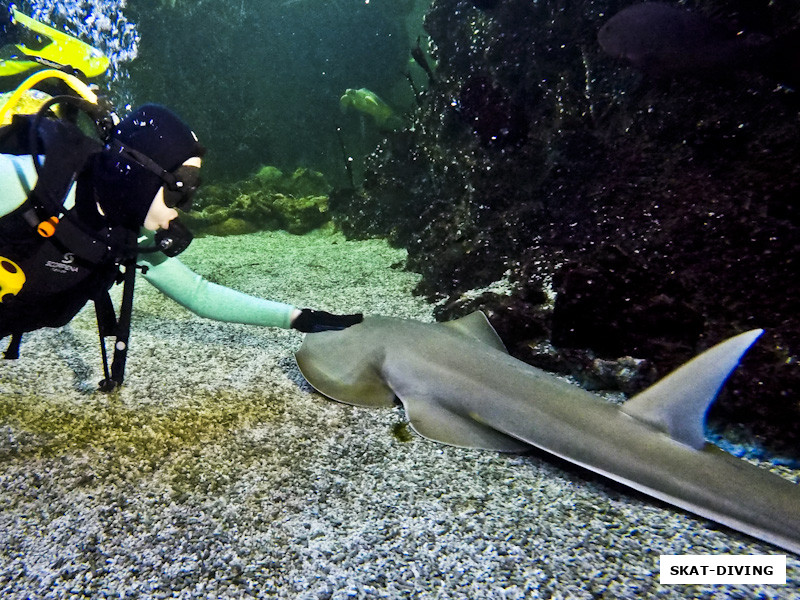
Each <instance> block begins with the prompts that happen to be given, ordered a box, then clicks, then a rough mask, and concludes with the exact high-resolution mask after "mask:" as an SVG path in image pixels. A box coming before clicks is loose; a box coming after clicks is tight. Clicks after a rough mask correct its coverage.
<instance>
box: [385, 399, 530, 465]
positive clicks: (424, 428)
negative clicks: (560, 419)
mask: <svg viewBox="0 0 800 600" xmlns="http://www.w3.org/2000/svg"><path fill="white" fill-rule="evenodd" d="M400 401H401V402H402V403H403V406H404V407H405V410H406V415H407V416H408V421H409V423H410V424H411V428H412V429H413V430H414V431H416V432H417V433H418V434H420V435H421V436H422V437H424V438H428V439H429V440H434V441H436V442H442V443H444V444H449V445H450V446H458V447H460V448H479V449H482V450H495V451H498V452H524V451H527V450H530V449H531V447H530V445H529V444H525V443H523V442H520V441H519V440H516V439H514V438H512V437H509V436H507V435H505V434H504V433H500V432H499V431H497V430H496V429H492V428H491V427H489V426H487V425H484V424H482V423H480V422H478V421H477V420H475V419H474V418H471V417H470V416H469V415H462V414H460V413H458V412H456V411H454V410H451V409H450V408H449V407H448V406H446V404H444V403H443V402H442V401H441V400H440V399H436V398H430V397H425V396H405V395H402V396H400Z"/></svg>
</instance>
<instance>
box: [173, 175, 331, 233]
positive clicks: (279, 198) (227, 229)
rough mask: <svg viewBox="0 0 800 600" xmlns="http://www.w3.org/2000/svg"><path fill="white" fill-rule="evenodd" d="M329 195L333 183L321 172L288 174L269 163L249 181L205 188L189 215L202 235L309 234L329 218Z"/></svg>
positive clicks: (202, 189)
mask: <svg viewBox="0 0 800 600" xmlns="http://www.w3.org/2000/svg"><path fill="white" fill-rule="evenodd" d="M329 193H330V185H329V184H328V182H327V181H326V180H325V177H324V176H323V175H322V174H321V173H318V172H317V171H313V170H311V169H305V168H298V169H296V170H295V171H294V172H293V173H291V174H290V175H287V174H284V173H283V172H282V171H280V170H279V169H277V168H276V167H272V166H264V167H262V168H261V169H259V170H258V171H257V172H256V173H255V174H254V175H252V176H251V177H250V178H248V179H245V180H243V181H239V182H236V183H233V184H231V185H215V186H208V187H205V188H201V191H200V193H199V194H198V199H197V202H196V205H197V206H196V210H193V211H191V212H189V213H187V214H186V215H185V216H184V219H185V221H186V223H187V225H188V226H189V227H190V228H191V229H192V231H194V232H195V233H196V234H198V235H236V234H241V233H252V232H254V231H260V230H273V229H285V230H287V231H289V232H290V233H295V234H303V233H307V232H308V231H311V230H312V229H315V228H317V227H320V226H321V225H323V224H324V223H326V222H327V221H328V220H329V216H328V194H329ZM231 197H234V200H233V201H232V202H231V201H230V198H231Z"/></svg>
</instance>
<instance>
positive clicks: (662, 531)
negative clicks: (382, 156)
mask: <svg viewBox="0 0 800 600" xmlns="http://www.w3.org/2000/svg"><path fill="white" fill-rule="evenodd" d="M404 259H405V253H404V251H402V250H397V249H392V248H390V247H388V246H387V244H386V243H385V242H383V241H379V240H372V241H359V242H353V241H346V240H345V239H344V238H343V237H342V236H341V235H339V234H337V233H334V232H331V231H329V230H320V231H316V232H313V233H311V234H309V235H305V236H301V237H298V236H292V235H290V234H287V233H284V232H269V233H258V234H252V235H246V236H238V237H229V238H213V237H209V238H203V239H199V240H196V241H195V242H194V243H193V244H192V247H191V248H190V249H189V250H188V251H187V252H186V253H185V254H184V255H183V260H184V262H185V263H186V264H187V265H189V266H190V267H191V268H193V269H194V270H196V271H197V272H199V273H201V274H203V275H205V276H206V277H207V278H209V279H211V280H213V281H216V282H218V283H221V284H224V285H228V286H231V287H234V288H236V289H239V290H241V291H244V292H247V293H251V294H255V295H258V296H262V297H266V298H270V299H275V300H280V301H284V302H289V303H292V304H295V305H297V306H311V307H314V308H320V309H327V310H331V311H336V312H350V311H364V312H366V313H371V314H385V315H392V316H402V317H408V318H418V319H422V320H432V314H431V313H432V309H431V306H430V305H427V304H426V303H424V302H423V301H422V300H421V299H419V298H417V297H415V296H413V294H412V293H411V291H412V289H413V287H414V285H415V284H416V282H417V277H416V276H415V275H414V274H411V273H408V272H405V271H403V270H402V265H403V261H404ZM117 293H118V292H117ZM301 342H302V335H301V334H299V333H297V332H294V331H285V330H279V329H266V328H258V327H248V326H244V325H231V324H226V323H217V322H213V321H208V320H204V319H201V318H199V317H196V316H194V315H192V314H191V313H189V312H188V311H186V310H184V309H183V308H181V307H179V306H177V305H176V304H175V303H173V302H172V301H170V300H169V299H167V298H165V297H163V296H161V295H160V294H159V293H158V292H157V291H155V289H154V288H152V287H150V286H149V285H148V284H146V283H144V282H141V283H140V284H139V286H138V288H137V293H136V309H135V312H134V324H133V331H132V337H131V352H130V356H129V360H128V374H127V379H126V384H125V386H124V387H123V388H122V389H121V390H119V391H117V392H115V393H113V394H110V395H109V394H103V393H100V392H97V391H95V390H96V384H97V382H98V381H99V380H100V379H101V367H100V358H99V349H98V344H97V332H96V325H95V322H94V313H93V311H92V310H91V308H90V309H89V310H84V311H83V312H82V313H81V314H80V315H79V316H78V317H77V318H76V319H75V320H74V321H73V322H72V323H71V324H70V325H69V326H67V327H65V328H63V329H60V330H44V331H39V332H36V333H33V334H29V335H28V336H26V338H25V341H24V343H23V347H22V357H21V359H20V360H18V361H0V542H2V543H1V544H0V597H1V598H3V599H20V600H21V599H23V598H25V599H27V598H32V599H33V598H35V599H39V598H41V599H50V598H53V599H55V598H187V599H188V598H293V599H294V598H297V599H328V598H330V599H337V600H339V599H345V598H415V599H417V598H419V599H429V598H430V599H433V598H436V599H445V598H448V599H449V598H453V599H455V598H470V599H475V600H477V599H483V598H486V599H509V600H511V599H522V598H530V599H536V598H581V599H584V598H585V599H590V598H675V599H678V598H680V599H685V598H708V599H711V598H720V599H721V598H786V599H789V598H800V561H798V559H797V557H793V556H791V555H790V556H789V557H788V571H787V575H788V577H787V579H788V581H789V583H788V584H787V585H785V586H771V587H770V586H662V585H660V584H659V583H658V570H659V555H661V554H724V553H732V554H782V553H783V552H780V551H779V550H777V549H775V548H773V547H771V546H769V545H766V544H762V543H758V542H756V541H755V540H753V539H751V538H748V537H746V536H743V535H740V534H738V533H735V532H732V531H730V530H727V529H725V528H722V527H719V526H715V525H713V524H711V523H709V522H707V521H704V520H701V519H697V518H694V517H692V516H689V515H687V514H685V513H681V512H678V511H676V510H673V509H672V508H670V507H668V506H666V505H663V504H660V503H657V502H654V501H651V500H650V499H648V498H646V497H644V496H641V495H638V494H635V493H633V492H629V491H627V490H625V489H622V488H621V487H619V486H615V485H611V484H608V483H606V482H605V481H603V480H601V479H600V478H598V477H595V476H593V475H591V474H588V473H585V472H583V471H580V470H578V469H573V468H571V467H568V466H565V465H563V464H556V463H554V462H552V461H550V460H549V459H547V458H545V457H541V456H538V455H530V456H517V455H502V454H497V453H492V452H483V451H475V450H463V449H457V448H451V447H446V446H443V445H440V444H436V443H433V442H430V441H427V440H423V439H420V438H418V437H416V436H413V435H412V436H408V435H407V431H406V430H405V428H404V427H403V423H404V421H405V419H404V415H403V413H402V410H400V409H394V410H391V409H390V410H367V409H360V408H352V407H348V406H344V405H340V404H337V403H334V402H331V401H328V400H326V399H325V398H323V397H321V396H319V395H317V394H315V393H314V392H313V391H312V390H311V389H310V388H309V387H308V385H307V384H306V383H305V382H304V381H303V379H302V377H301V376H300V373H299V371H298V370H297V367H296V366H295V364H294V360H293V352H294V351H295V350H296V349H297V348H299V346H300V343H301Z"/></svg>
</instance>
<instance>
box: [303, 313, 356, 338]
mask: <svg viewBox="0 0 800 600" xmlns="http://www.w3.org/2000/svg"><path fill="white" fill-rule="evenodd" d="M363 320H364V315H362V314H361V313H358V314H355V315H332V314H331V313H329V312H325V311H324V310H311V309H310V308H304V309H303V310H302V311H300V314H299V315H297V318H296V319H295V320H294V322H293V323H292V329H297V331H302V332H303V333H319V332H320V331H337V330H339V329H345V328H347V327H350V326H351V325H355V324H356V323H361V321H363Z"/></svg>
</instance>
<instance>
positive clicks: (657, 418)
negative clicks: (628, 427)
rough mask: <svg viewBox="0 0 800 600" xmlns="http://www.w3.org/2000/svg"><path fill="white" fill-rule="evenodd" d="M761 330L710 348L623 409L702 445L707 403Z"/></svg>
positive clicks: (681, 439)
mask: <svg viewBox="0 0 800 600" xmlns="http://www.w3.org/2000/svg"><path fill="white" fill-rule="evenodd" d="M762 333H763V330H761V329H753V330H752V331H747V332H745V333H742V334H740V335H737V336H736V337H732V338H730V339H728V340H725V341H724V342H722V343H720V344H717V345H716V346H714V347H713V348H709V349H708V350H706V351H705V352H703V353H702V354H701V355H699V356H697V357H695V358H693V359H692V360H690V361H689V362H687V363H686V364H684V365H682V366H681V367H679V368H678V369H676V370H674V371H673V372H672V373H670V374H669V375H667V376H666V377H664V378H663V379H661V380H660V381H658V382H657V383H655V384H654V385H652V386H650V387H649V388H647V389H646V390H645V391H643V392H642V393H640V394H637V395H636V396H634V397H633V398H631V399H630V400H628V401H627V402H626V403H625V404H623V406H622V412H625V413H627V414H629V415H630V416H632V417H634V418H636V419H639V420H640V421H643V422H645V423H647V424H649V425H651V426H653V427H655V428H656V429H659V430H661V431H663V432H664V433H667V434H668V435H669V436H670V437H672V438H673V439H674V440H677V441H679V442H681V443H683V444H686V445H687V446H691V447H692V448H695V449H697V450H699V449H701V448H702V447H703V446H704V445H705V443H706V442H705V434H704V432H703V426H704V425H705V418H706V411H707V410H708V407H709V406H710V405H711V403H712V402H713V401H714V399H715V398H716V397H717V393H718V392H719V390H720V388H721V387H722V384H724V383H725V380H726V379H727V378H728V376H729V375H730V374H731V372H732V371H733V370H734V369H735V368H736V367H737V365H738V364H739V360H740V359H741V358H742V355H743V354H744V353H745V352H747V350H748V349H749V348H750V346H752V345H753V343H754V342H755V341H756V339H758V336H760V335H761V334H762Z"/></svg>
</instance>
